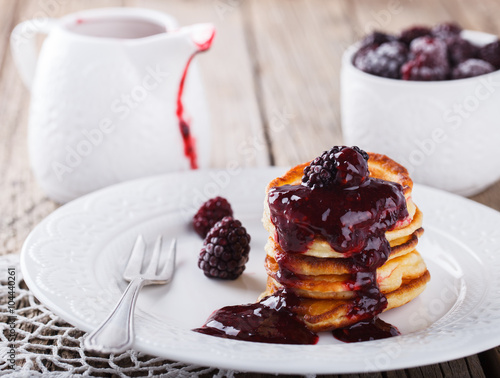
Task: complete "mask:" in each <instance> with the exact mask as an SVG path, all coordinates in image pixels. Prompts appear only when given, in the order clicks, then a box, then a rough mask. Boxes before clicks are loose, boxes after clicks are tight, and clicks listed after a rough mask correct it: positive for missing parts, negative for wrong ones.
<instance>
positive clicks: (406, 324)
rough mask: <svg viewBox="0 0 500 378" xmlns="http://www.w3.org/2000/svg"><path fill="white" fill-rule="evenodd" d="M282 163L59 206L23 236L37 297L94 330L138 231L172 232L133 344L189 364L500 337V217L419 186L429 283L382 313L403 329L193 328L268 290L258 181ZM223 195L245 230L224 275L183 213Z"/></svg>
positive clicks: (382, 351) (472, 345)
mask: <svg viewBox="0 0 500 378" xmlns="http://www.w3.org/2000/svg"><path fill="white" fill-rule="evenodd" d="M283 172H284V169H280V168H269V169H259V170H238V171H196V172H188V173H183V174H172V175H164V176H157V177H152V178H146V179H141V180H137V181H131V182H128V183H123V184H119V185H116V186H113V187H110V188H107V189H104V190H100V191H98V192H95V193H92V194H90V195H87V196H85V197H82V198H80V199H78V200H76V201H74V202H71V203H69V204H67V205H65V206H63V207H61V208H60V209H58V210H56V211H55V212H54V213H52V214H51V215H50V216H48V217H47V218H46V219H45V220H44V221H43V222H41V223H40V224H39V225H38V226H37V227H36V228H35V229H34V230H33V232H32V233H31V235H30V236H29V237H28V239H27V240H26V242H25V244H24V247H23V251H22V256H21V264H22V269H23V273H24V277H25V280H26V282H27V283H28V286H29V287H30V289H31V290H33V292H34V294H35V295H36V296H37V298H38V299H39V300H40V301H41V302H42V303H44V304H45V305H47V306H48V307H49V308H51V309H52V310H53V311H54V312H55V313H56V314H58V315H60V316H61V317H62V318H63V319H65V320H67V321H68V322H69V323H72V324H73V325H75V326H77V327H79V328H81V329H83V330H85V331H90V330H92V329H93V328H94V327H95V326H96V325H97V324H98V323H100V322H101V321H102V320H103V319H104V317H106V315H107V314H108V313H109V311H110V310H111V309H112V307H113V306H114V304H115V303H116V301H117V300H118V298H119V297H120V295H121V292H122V291H123V290H124V288H125V286H126V282H124V281H123V280H122V279H121V278H120V275H121V272H122V271H123V268H124V265H125V263H126V260H127V258H128V254H129V253H130V249H131V246H132V244H133V242H134V240H135V238H136V236H137V234H139V233H142V234H143V235H144V236H145V238H146V240H147V241H150V242H153V241H154V239H155V238H156V235H157V234H163V235H164V237H165V239H166V242H168V240H169V239H170V238H173V237H177V238H178V264H177V271H176V275H175V278H174V281H173V283H172V284H171V285H169V286H153V287H146V288H144V289H143V291H142V292H141V295H140V297H139V300H138V303H137V305H138V307H137V311H136V331H137V338H136V343H135V348H136V349H138V350H141V351H143V352H147V353H150V354H153V355H158V356H163V357H167V358H170V359H173V360H179V361H183V362H188V363H195V364H200V365H205V366H217V367H220V368H227V369H235V370H240V371H256V372H267V373H285V374H308V373H316V374H321V373H354V372H367V371H376V370H389V369H399V368H407V367H412V366H418V365H426V364H431V363H437V362H440V361H446V360H452V359H456V358H460V357H464V356H467V355H471V354H474V353H477V352H480V351H483V350H486V349H489V348H491V347H494V346H496V345H498V344H500V291H499V290H498V288H499V287H500V282H499V281H500V274H498V272H499V271H500V227H499V226H500V214H499V213H497V212H495V211H493V210H491V209H489V208H487V207H484V206H481V205H478V204H477V203H475V202H472V201H469V200H466V199H464V198H461V197H458V196H454V195H450V194H447V193H445V192H441V191H438V190H434V189H430V188H427V187H422V186H418V185H416V186H415V188H414V199H415V202H416V203H417V205H418V206H419V207H420V208H421V209H422V211H423V213H424V227H425V230H426V231H425V234H424V237H423V238H422V239H421V242H420V243H419V247H418V250H419V251H420V253H421V254H422V255H423V257H424V259H425V261H426V263H427V265H428V268H429V270H430V272H431V275H432V279H431V282H430V283H429V285H428V287H427V289H426V290H425V291H424V293H423V294H422V295H421V296H420V297H418V298H417V299H415V300H414V301H412V302H411V303H409V304H407V305H405V306H403V307H402V308H398V309H395V310H391V311H389V312H388V313H386V314H384V315H383V316H382V318H383V319H385V320H386V321H389V322H390V323H392V324H394V325H396V326H397V327H398V328H399V330H400V331H401V332H402V336H399V337H394V338H390V339H385V340H378V341H370V342H364V343H354V344H344V343H341V342H339V341H337V340H335V339H334V338H333V337H332V336H331V334H330V333H324V334H321V335H320V341H319V343H318V344H317V345H275V344H261V343H251V342H244V341H236V340H226V339H222V338H216V337H211V336H206V335H201V334H198V333H195V332H192V331H191V329H193V328H195V327H199V326H201V325H202V324H203V323H204V321H205V320H206V318H207V317H208V316H209V315H210V313H211V312H212V311H214V310H216V309H218V308H220V307H222V306H225V305H236V304H244V303H250V302H254V301H255V300H256V298H257V297H258V295H259V294H260V293H261V292H262V291H263V290H264V288H265V282H266V274H265V271H264V267H263V259H264V256H265V253H264V250H263V247H264V244H265V242H266V240H267V234H266V232H265V230H264V229H263V227H262V225H261V223H260V220H261V216H262V208H263V206H262V204H263V199H264V188H265V186H266V184H267V183H268V182H269V180H270V179H272V178H274V177H276V176H278V175H280V174H281V173H283ZM219 194H220V195H223V196H225V197H227V198H228V199H229V200H230V202H231V203H232V205H233V209H234V212H235V217H237V218H238V219H240V220H241V221H242V222H243V224H244V225H245V226H246V227H247V230H248V231H249V233H250V234H251V235H252V242H251V247H252V250H251V252H250V261H249V263H248V264H247V269H246V270H245V272H244V274H243V276H241V277H240V278H239V279H237V280H236V281H231V282H225V281H217V280H211V279H208V278H206V277H205V276H204V275H203V273H202V271H201V270H200V269H198V267H197V259H198V253H199V250H200V247H201V244H202V240H201V239H200V238H199V237H198V236H197V235H196V234H195V233H194V232H193V231H191V229H190V223H189V221H190V219H191V217H192V215H193V214H194V212H195V211H196V210H197V208H198V206H199V205H200V204H201V203H202V202H203V201H204V200H205V199H206V198H208V197H213V196H215V195H219Z"/></svg>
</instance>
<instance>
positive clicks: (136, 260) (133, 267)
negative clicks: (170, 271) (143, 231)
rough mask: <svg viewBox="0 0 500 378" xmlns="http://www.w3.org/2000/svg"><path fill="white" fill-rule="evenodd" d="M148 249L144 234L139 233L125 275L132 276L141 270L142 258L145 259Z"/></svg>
mask: <svg viewBox="0 0 500 378" xmlns="http://www.w3.org/2000/svg"><path fill="white" fill-rule="evenodd" d="M145 250H146V243H145V242H144V238H143V237H142V235H139V236H138V237H137V239H136V241H135V244H134V248H132V252H131V253H130V257H129V259H128V263H127V266H126V268H125V272H124V273H123V275H124V276H125V277H127V276H128V277H130V276H133V275H135V274H139V273H140V272H141V267H142V260H143V259H144V251H145Z"/></svg>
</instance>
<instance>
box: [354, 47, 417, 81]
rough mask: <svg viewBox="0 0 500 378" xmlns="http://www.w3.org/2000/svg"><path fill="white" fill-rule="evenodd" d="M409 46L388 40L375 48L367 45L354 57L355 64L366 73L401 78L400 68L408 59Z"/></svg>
mask: <svg viewBox="0 0 500 378" xmlns="http://www.w3.org/2000/svg"><path fill="white" fill-rule="evenodd" d="M407 55H408V48H407V47H406V45H405V44H403V43H401V42H396V41H393V42H386V43H383V44H381V45H380V46H378V47H376V48H373V47H367V48H365V49H362V50H360V51H359V52H358V53H357V54H356V55H355V57H354V61H353V63H354V65H355V66H356V67H357V68H359V69H360V70H361V71H364V72H366V73H369V74H372V75H376V76H381V77H388V78H391V79H399V78H400V68H401V66H402V65H403V63H404V62H405V61H406V58H407Z"/></svg>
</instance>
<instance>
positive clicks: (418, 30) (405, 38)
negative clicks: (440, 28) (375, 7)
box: [399, 26, 431, 46]
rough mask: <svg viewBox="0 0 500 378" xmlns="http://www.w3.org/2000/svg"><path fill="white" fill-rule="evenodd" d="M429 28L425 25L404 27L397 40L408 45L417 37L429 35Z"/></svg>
mask: <svg viewBox="0 0 500 378" xmlns="http://www.w3.org/2000/svg"><path fill="white" fill-rule="evenodd" d="M430 34H431V29H430V28H428V27H426V26H413V27H411V28H407V29H404V30H403V31H402V32H401V34H400V35H399V41H400V42H402V43H404V44H406V45H407V46H410V43H411V42H412V41H413V40H414V39H417V38H420V37H423V36H426V35H430Z"/></svg>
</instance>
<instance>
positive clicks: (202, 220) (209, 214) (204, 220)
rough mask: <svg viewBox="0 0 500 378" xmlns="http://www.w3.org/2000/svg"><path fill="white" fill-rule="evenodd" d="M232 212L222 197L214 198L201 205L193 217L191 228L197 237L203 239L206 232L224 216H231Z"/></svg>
mask: <svg viewBox="0 0 500 378" xmlns="http://www.w3.org/2000/svg"><path fill="white" fill-rule="evenodd" d="M232 215H233V210H232V209H231V205H230V204H229V202H228V201H227V200H226V199H225V198H223V197H215V198H212V199H209V200H208V201H206V202H205V203H204V204H203V205H201V207H200V209H199V210H198V212H197V213H196V214H195V216H194V217H193V228H194V230H195V231H196V233H197V234H198V235H200V236H201V237H202V238H205V236H206V235H207V233H208V231H209V230H210V229H211V228H212V227H213V226H214V225H215V223H217V222H218V221H220V220H221V219H222V218H224V217H225V216H232Z"/></svg>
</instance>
